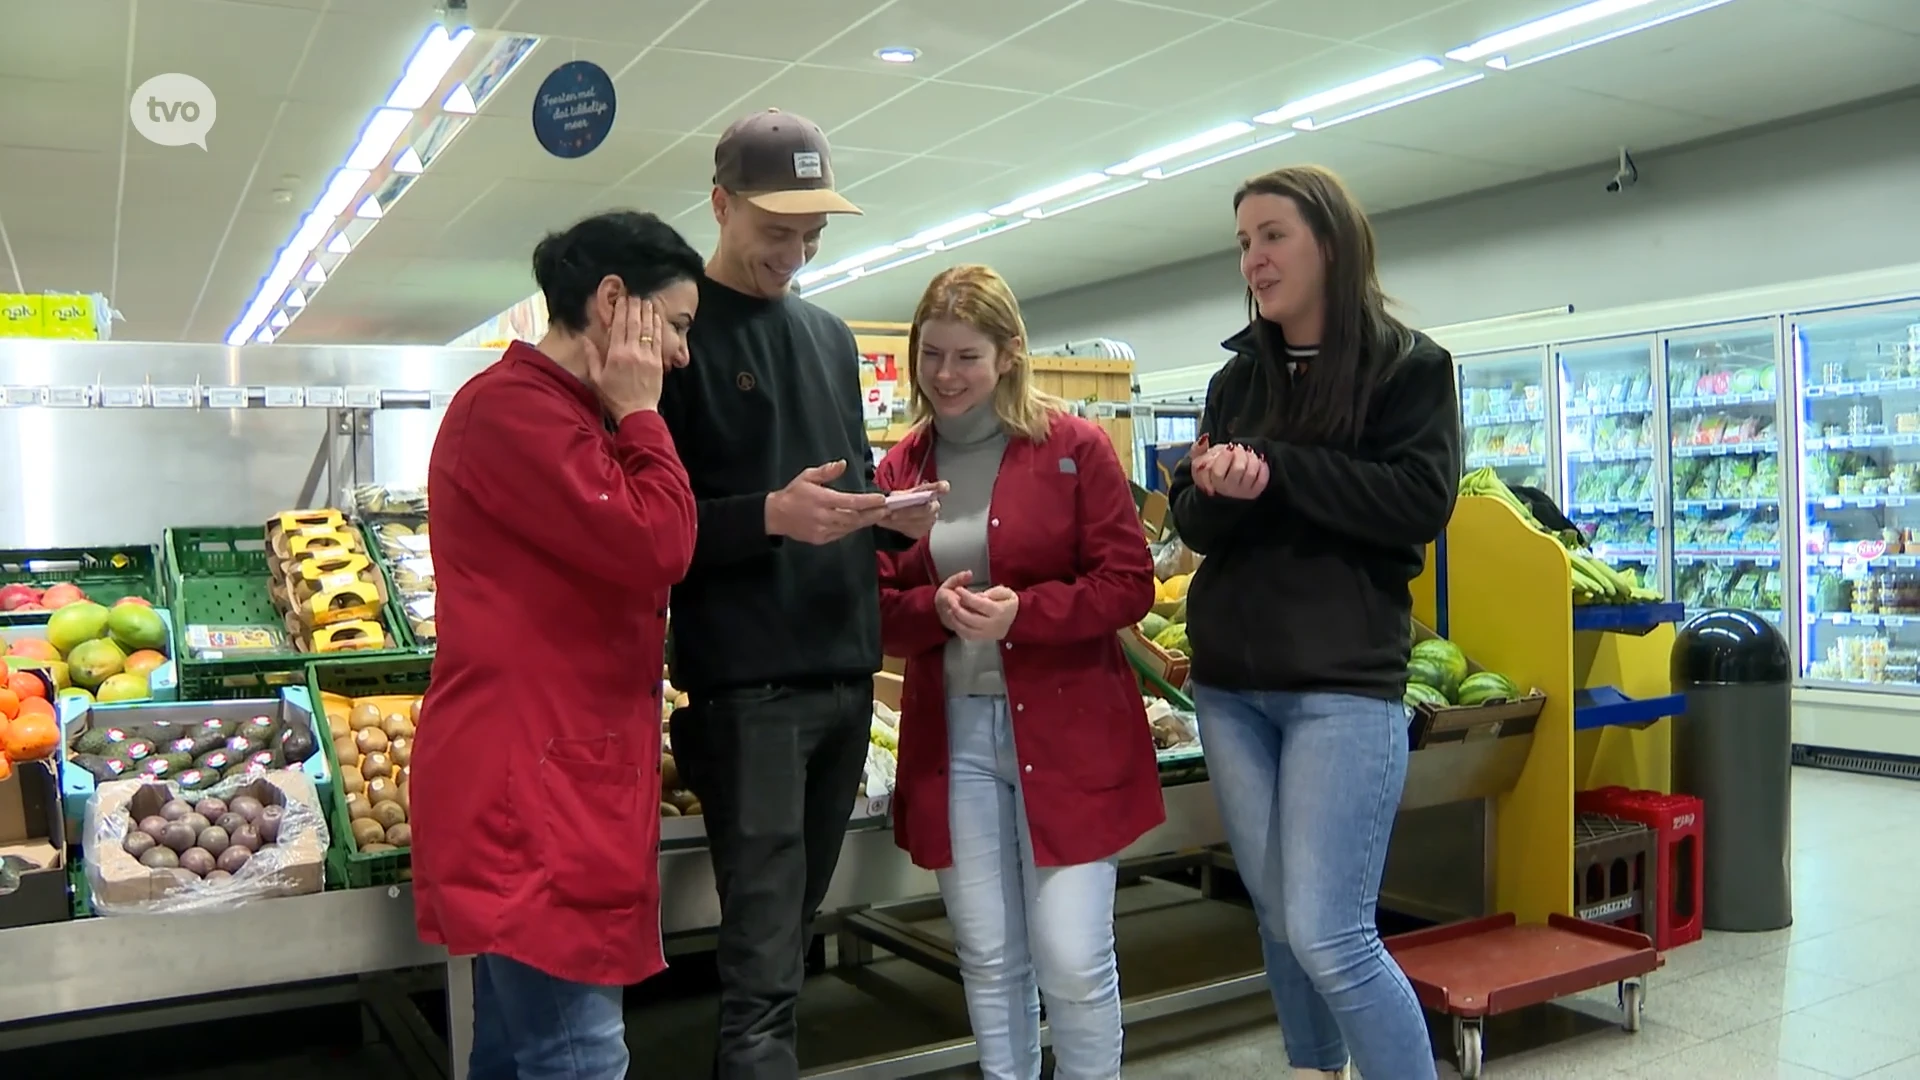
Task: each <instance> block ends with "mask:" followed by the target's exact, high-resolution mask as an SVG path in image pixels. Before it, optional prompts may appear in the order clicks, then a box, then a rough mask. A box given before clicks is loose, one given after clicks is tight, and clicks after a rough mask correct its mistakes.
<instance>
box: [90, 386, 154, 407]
mask: <svg viewBox="0 0 1920 1080" xmlns="http://www.w3.org/2000/svg"><path fill="white" fill-rule="evenodd" d="M146 403H147V388H146V387H144V386H103V387H101V388H100V407H101V408H103V409H137V408H139V407H140V406H142V405H145V404H146Z"/></svg>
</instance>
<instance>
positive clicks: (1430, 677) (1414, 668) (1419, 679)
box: [1407, 657, 1447, 697]
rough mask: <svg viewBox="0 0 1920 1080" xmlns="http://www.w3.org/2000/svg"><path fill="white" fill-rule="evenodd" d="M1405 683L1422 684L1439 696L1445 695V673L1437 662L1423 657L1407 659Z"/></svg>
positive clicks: (1411, 684)
mask: <svg viewBox="0 0 1920 1080" xmlns="http://www.w3.org/2000/svg"><path fill="white" fill-rule="evenodd" d="M1407 684H1408V685H1410V686H1424V687H1427V688H1428V689H1430V690H1433V691H1434V692H1436V693H1438V694H1439V695H1440V696H1441V697H1446V696H1447V673H1446V671H1445V670H1444V669H1443V668H1441V666H1440V665H1439V664H1436V663H1434V662H1433V661H1431V660H1428V659H1426V658H1424V657H1415V658H1414V659H1412V660H1409V661H1407Z"/></svg>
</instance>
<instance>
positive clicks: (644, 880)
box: [410, 343, 694, 986]
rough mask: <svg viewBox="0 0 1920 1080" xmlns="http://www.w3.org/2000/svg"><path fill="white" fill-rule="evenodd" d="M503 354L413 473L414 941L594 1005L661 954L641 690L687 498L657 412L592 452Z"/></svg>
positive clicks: (594, 443)
mask: <svg viewBox="0 0 1920 1080" xmlns="http://www.w3.org/2000/svg"><path fill="white" fill-rule="evenodd" d="M603 416H604V414H603V413H602V411H601V407H600V404H599V402H598V400H596V398H595V396H594V394H593V392H592V391H591V390H589V389H588V388H587V386H586V385H585V384H583V383H582V382H581V381H580V380H579V379H577V378H575V377H574V376H573V375H571V374H569V373H568V372H567V371H566V370H565V369H563V368H561V367H560V366H559V365H558V364H555V363H554V362H553V361H552V360H549V359H548V358H547V357H545V356H543V355H542V354H541V353H540V352H539V351H538V350H536V349H534V348H533V347H532V346H530V345H527V344H524V343H515V344H514V345H512V346H511V347H509V348H508V349H507V353H506V355H505V356H504V357H503V358H502V359H501V360H500V361H499V362H498V363H496V364H494V365H493V366H492V367H491V368H488V369H487V370H486V371H484V372H482V373H481V374H479V375H478V376H476V377H474V378H473V379H472V380H471V381H469V382H468V383H467V384H466V386H464V387H462V388H461V390H460V392H459V393H458V394H456V395H455V396H454V399H453V403H452V404H451V405H450V406H448V408H447V414H446V418H445V419H444V420H443V421H442V422H441V425H440V434H439V437H438V438H437V439H436V440H435V441H434V444H433V458H432V460H431V462H430V464H429V466H428V471H427V491H428V497H429V499H430V500H431V502H432V525H433V560H434V570H435V572H436V579H437V586H438V594H439V595H438V599H437V601H436V607H437V611H436V615H437V621H438V623H439V626H438V630H439V646H438V649H437V652H436V655H435V657H434V662H433V682H432V684H431V686H430V687H429V689H428V691H427V697H426V701H425V702H424V704H423V705H422V706H421V717H420V728H419V734H418V736H417V737H416V739H415V742H414V751H413V776H412V788H411V793H410V794H411V799H412V824H413V880H414V916H415V920H416V922H417V924H418V926H419V930H420V937H421V939H422V940H424V941H427V942H429V943H432V944H441V945H445V946H446V947H447V948H448V950H449V951H451V952H453V953H454V954H455V955H469V954H476V953H495V954H499V955H503V956H507V957H509V958H511V959H514V960H518V961H520V962H521V963H524V964H528V965H530V966H532V967H534V968H537V969H539V970H541V971H544V972H546V973H547V974H549V975H553V976H554V977H556V978H561V979H566V980H569V981H572V982H580V983H593V984H598V985H605V986H623V985H626V984H629V983H636V982H639V981H641V980H642V979H645V978H648V977H649V976H652V975H655V974H657V973H659V972H660V971H661V970H662V969H664V968H665V966H666V964H665V961H664V960H663V959H662V956H661V950H660V927H659V912H660V869H659V868H660V863H659V846H660V714H661V709H660V681H661V680H660V673H661V664H662V658H661V657H662V650H663V647H664V644H665V635H666V617H667V590H668V588H669V587H670V586H672V585H673V584H674V583H675V582H677V581H679V580H680V578H681V576H682V575H684V574H685V573H686V570H687V564H688V563H689V562H690V561H691V560H692V558H693V538H694V505H693V491H692V489H691V488H690V487H688V485H687V474H686V470H685V469H683V468H682V467H681V465H680V459H679V457H678V456H677V455H676V454H675V452H674V448H673V440H672V438H671V437H669V436H668V434H667V426H666V424H665V423H664V422H662V421H661V419H660V417H659V415H658V414H656V413H652V412H643V413H635V414H633V415H632V416H629V417H627V419H626V420H625V421H624V422H622V423H621V424H620V427H619V431H618V433H617V434H609V433H608V431H607V427H606V422H605V420H604V419H603Z"/></svg>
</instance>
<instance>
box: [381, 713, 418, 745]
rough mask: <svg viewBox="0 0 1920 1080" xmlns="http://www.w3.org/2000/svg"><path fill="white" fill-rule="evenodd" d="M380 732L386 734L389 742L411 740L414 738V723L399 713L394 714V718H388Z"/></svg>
mask: <svg viewBox="0 0 1920 1080" xmlns="http://www.w3.org/2000/svg"><path fill="white" fill-rule="evenodd" d="M380 730H381V731H382V732H384V733H386V736H387V739H388V740H389V741H391V740H393V739H411V738H413V721H411V720H409V719H407V718H406V717H404V716H401V715H400V714H399V713H394V714H393V715H392V716H389V717H387V719H386V722H384V723H382V724H381V725H380Z"/></svg>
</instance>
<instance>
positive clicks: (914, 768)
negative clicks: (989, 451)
mask: <svg viewBox="0 0 1920 1080" xmlns="http://www.w3.org/2000/svg"><path fill="white" fill-rule="evenodd" d="M933 444H934V437H933V433H932V431H930V430H929V429H928V428H926V427H925V426H922V427H920V428H917V429H916V430H914V431H913V432H912V433H911V434H909V435H908V436H907V437H906V438H905V439H902V440H901V441H900V443H899V444H898V445H896V446H895V447H894V448H893V450H892V451H891V452H889V453H888V454H887V456H886V459H885V460H883V461H882V462H881V463H880V469H879V472H878V475H877V477H876V480H877V482H878V485H879V487H880V489H881V490H882V491H892V490H895V489H904V488H908V487H911V486H913V484H915V483H916V482H919V481H921V480H934V479H938V478H937V477H936V476H935V475H934V474H935V469H934V461H933ZM987 566H988V570H989V572H990V574H991V576H992V578H993V584H995V585H1004V586H1006V587H1008V588H1010V589H1012V590H1014V592H1016V593H1018V594H1019V596H1020V610H1019V613H1018V614H1017V615H1015V616H1014V620H1013V625H1012V626H1011V627H1010V628H1009V629H1008V631H1007V636H1006V639H1005V640H1004V641H1002V642H1001V643H1000V663H1001V669H1002V671H1003V673H1004V676H1005V681H1006V685H1007V707H1008V709H1009V710H1010V715H1011V717H1012V721H1013V742H1014V749H1015V751H1016V753H1017V755H1018V757H1019V761H1020V790H1021V794H1022V796H1023V797H1024V799H1025V801H1026V809H1027V822H1028V828H1029V831H1030V832H1031V833H1032V838H1033V853H1034V862H1035V863H1036V864H1037V865H1039V866H1074V865H1078V864H1080V863H1087V862H1094V861H1097V860H1099V859H1104V858H1107V857H1109V856H1111V855H1114V854H1116V853H1118V852H1119V851H1120V850H1121V849H1122V848H1124V847H1126V846H1127V845H1128V844H1130V843H1132V842H1133V841H1134V840H1136V839H1138V838H1139V837H1140V836H1141V834H1143V833H1145V832H1146V831H1147V830H1148V829H1151V828H1153V827H1154V826H1156V825H1158V824H1160V823H1161V822H1162V821H1164V820H1166V816H1167V814H1166V806H1165V804H1164V803H1163V802H1162V801H1161V798H1160V774H1159V767H1158V764H1157V762H1156V759H1155V754H1154V747H1153V733H1152V732H1151V731H1150V730H1149V729H1148V727H1147V717H1146V709H1145V706H1144V705H1143V704H1142V702H1141V700H1140V690H1139V684H1138V683H1137V682H1136V681H1135V679H1134V675H1133V670H1132V668H1130V667H1129V666H1128V664H1127V659H1126V656H1125V655H1124V654H1123V653H1122V652H1121V651H1120V642H1119V639H1118V638H1117V637H1116V636H1115V634H1116V632H1117V631H1119V630H1120V629H1121V628H1123V627H1126V626H1130V625H1132V624H1133V623H1135V622H1137V621H1139V620H1140V619H1141V618H1143V617H1144V616H1145V615H1146V614H1147V612H1148V610H1150V609H1151V608H1152V607H1153V559H1152V557H1151V555H1149V553H1148V551H1147V541H1146V535H1145V533H1144V532H1143V531H1142V530H1141V527H1140V517H1139V512H1138V510H1137V509H1136V508H1135V507H1134V503H1133V494H1132V492H1131V490H1130V489H1129V488H1128V487H1127V478H1126V474H1125V473H1124V472H1123V471H1121V468H1120V460H1119V458H1118V457H1116V456H1115V455H1114V451H1113V444H1112V443H1111V442H1109V441H1108V439H1107V436H1106V433H1105V432H1104V431H1102V430H1101V429H1100V427H1099V426H1098V425H1096V424H1094V423H1092V422H1090V421H1087V420H1083V419H1080V418H1079V417H1075V416H1069V415H1066V414H1064V413H1060V414H1055V415H1054V417H1053V423H1052V429H1051V431H1050V432H1049V433H1048V435H1047V439H1046V441H1045V442H1041V443H1035V442H1032V441H1031V440H1028V439H1023V438H1020V437H1018V436H1016V437H1014V438H1013V439H1011V440H1009V441H1008V443H1007V450H1006V454H1005V456H1003V457H1002V458H1001V461H1000V472H999V475H998V476H997V477H996V478H995V480H994V485H993V498H992V501H991V503H990V504H989V506H988V513H987ZM940 581H941V577H940V575H939V574H938V573H937V572H936V571H935V570H934V566H933V557H932V555H931V554H930V553H929V552H928V548H927V541H926V540H924V539H923V540H921V541H920V542H919V543H917V544H915V545H914V546H913V547H912V548H911V549H909V550H907V551H905V552H901V553H885V552H883V553H882V554H881V555H880V628H881V640H882V642H883V644H884V645H885V647H886V652H887V655H889V656H897V657H900V658H902V659H904V660H906V662H907V671H906V678H905V685H904V686H903V687H902V690H901V696H900V714H901V718H900V768H899V772H898V774H897V780H896V789H895V791H894V796H893V820H894V838H895V840H896V841H897V842H898V843H899V844H900V846H901V847H902V848H904V849H906V851H907V853H908V854H909V855H910V856H912V858H913V861H914V862H915V863H916V864H918V865H920V866H923V867H927V868H929V869H936V870H937V869H941V868H944V867H947V866H951V865H953V842H952V838H951V834H950V832H949V827H948V820H947V805H948V803H947V694H946V671H945V667H946V663H945V660H946V657H945V650H946V644H947V641H948V639H949V637H950V635H949V633H948V632H947V629H946V627H944V626H942V625H941V623H940V617H939V616H938V615H936V614H935V613H934V609H933V594H934V590H935V588H936V587H937V586H938V585H939V583H940Z"/></svg>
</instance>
